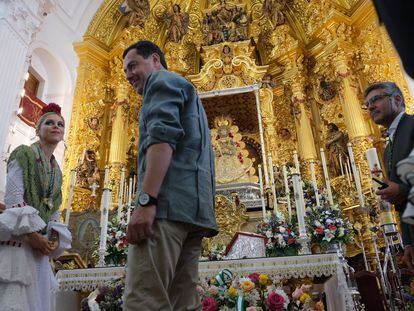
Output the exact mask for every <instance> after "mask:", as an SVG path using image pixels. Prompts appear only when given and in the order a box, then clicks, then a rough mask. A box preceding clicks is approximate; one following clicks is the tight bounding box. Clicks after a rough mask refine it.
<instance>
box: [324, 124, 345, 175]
mask: <svg viewBox="0 0 414 311" xmlns="http://www.w3.org/2000/svg"><path fill="white" fill-rule="evenodd" d="M347 143H348V137H347V135H345V134H344V133H343V132H342V131H340V130H339V128H338V126H337V125H336V124H334V123H329V124H328V136H327V138H326V150H327V152H328V156H329V164H330V167H331V168H332V171H333V173H334V174H335V176H339V175H341V165H340V160H339V159H340V158H342V163H345V161H346V159H347V157H348V152H347V150H348V149H347V146H346V145H347Z"/></svg>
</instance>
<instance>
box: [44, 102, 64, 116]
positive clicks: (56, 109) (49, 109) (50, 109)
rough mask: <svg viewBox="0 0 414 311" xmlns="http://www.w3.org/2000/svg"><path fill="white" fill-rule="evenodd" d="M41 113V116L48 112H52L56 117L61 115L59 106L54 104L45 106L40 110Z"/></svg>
mask: <svg viewBox="0 0 414 311" xmlns="http://www.w3.org/2000/svg"><path fill="white" fill-rule="evenodd" d="M42 111H43V114H46V113H48V112H54V113H56V114H58V115H62V114H61V111H62V108H60V106H59V105H58V104H55V103H49V104H48V105H47V106H45V107H43V108H42Z"/></svg>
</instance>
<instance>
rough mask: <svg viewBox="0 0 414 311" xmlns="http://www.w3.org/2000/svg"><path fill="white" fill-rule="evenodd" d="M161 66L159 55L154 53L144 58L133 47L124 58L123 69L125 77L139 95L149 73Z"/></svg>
mask: <svg viewBox="0 0 414 311" xmlns="http://www.w3.org/2000/svg"><path fill="white" fill-rule="evenodd" d="M161 68H162V65H161V63H160V57H159V55H158V54H156V53H153V54H152V55H150V56H148V58H144V57H142V56H141V55H139V54H138V53H137V51H136V50H135V49H132V50H131V51H129V52H128V53H127V54H126V55H125V58H124V66H123V69H124V72H125V75H126V79H127V80H128V82H129V83H130V84H131V85H132V87H133V88H134V89H135V91H136V92H137V93H138V94H140V95H142V92H143V91H144V86H145V82H147V79H148V77H149V75H150V74H151V73H153V72H154V71H158V70H160V69H161Z"/></svg>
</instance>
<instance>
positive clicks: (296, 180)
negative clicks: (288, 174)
mask: <svg viewBox="0 0 414 311" xmlns="http://www.w3.org/2000/svg"><path fill="white" fill-rule="evenodd" d="M292 182H293V192H294V194H295V203H296V214H297V217H298V224H299V235H303V234H306V227H305V206H304V205H302V204H303V197H302V191H301V190H300V189H301V188H302V186H301V181H300V176H299V174H298V173H293V174H292Z"/></svg>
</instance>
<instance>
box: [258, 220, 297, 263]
mask: <svg viewBox="0 0 414 311" xmlns="http://www.w3.org/2000/svg"><path fill="white" fill-rule="evenodd" d="M257 233H259V234H262V235H264V236H265V237H266V256H267V257H280V256H294V255H297V254H298V251H299V247H300V244H299V243H298V236H297V234H296V232H295V230H294V227H293V226H292V224H290V223H288V222H287V221H286V220H285V219H284V217H283V216H282V215H281V214H278V213H272V214H271V215H269V216H267V217H266V219H265V221H264V222H262V223H260V224H258V225H257Z"/></svg>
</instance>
